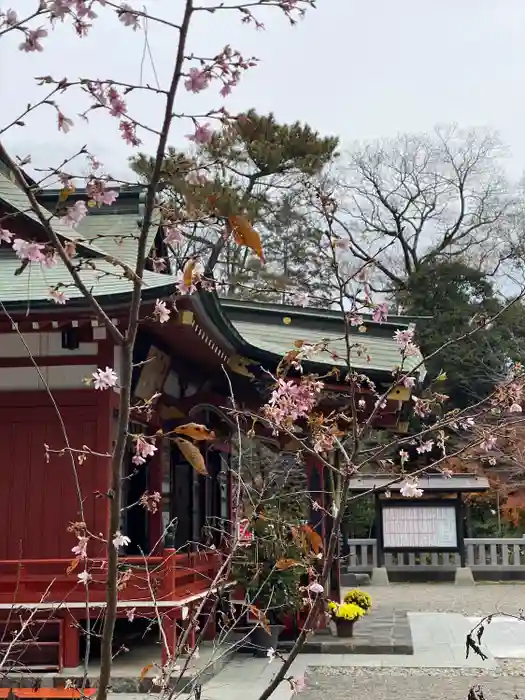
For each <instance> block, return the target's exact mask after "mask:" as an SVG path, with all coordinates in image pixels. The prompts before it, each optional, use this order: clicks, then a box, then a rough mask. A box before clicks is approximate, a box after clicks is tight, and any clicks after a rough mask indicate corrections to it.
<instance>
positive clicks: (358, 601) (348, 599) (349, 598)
mask: <svg viewBox="0 0 525 700" xmlns="http://www.w3.org/2000/svg"><path fill="white" fill-rule="evenodd" d="M345 603H355V605H359V607H360V608H362V609H363V610H364V611H365V613H367V612H368V611H369V610H370V608H371V607H372V598H371V597H370V595H369V594H368V593H365V592H364V591H360V590H359V589H358V588H353V589H352V590H351V591H348V593H347V594H346V595H345Z"/></svg>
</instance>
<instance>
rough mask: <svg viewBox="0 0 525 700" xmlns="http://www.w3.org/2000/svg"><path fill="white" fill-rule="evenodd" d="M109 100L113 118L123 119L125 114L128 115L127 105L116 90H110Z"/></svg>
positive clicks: (111, 88)
mask: <svg viewBox="0 0 525 700" xmlns="http://www.w3.org/2000/svg"><path fill="white" fill-rule="evenodd" d="M107 98H108V101H109V113H110V114H111V116H112V117H122V116H123V115H124V114H126V112H127V110H128V108H127V107H126V103H125V102H124V100H123V99H122V97H121V96H120V95H119V94H118V92H117V90H115V88H113V87H110V88H109V90H108V94H107Z"/></svg>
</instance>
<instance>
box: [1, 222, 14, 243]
mask: <svg viewBox="0 0 525 700" xmlns="http://www.w3.org/2000/svg"><path fill="white" fill-rule="evenodd" d="M14 235H15V234H14V233H11V231H8V230H7V229H6V228H2V227H1V226H0V241H4V242H5V243H11V241H12V240H13V236H14Z"/></svg>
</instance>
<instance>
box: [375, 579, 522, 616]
mask: <svg viewBox="0 0 525 700" xmlns="http://www.w3.org/2000/svg"><path fill="white" fill-rule="evenodd" d="M365 590H366V591H367V592H368V593H370V595H371V596H372V601H373V605H374V607H375V606H378V607H381V606H385V607H393V608H397V609H398V610H407V611H409V612H457V613H462V614H463V615H474V616H476V615H487V614H489V613H493V612H497V611H501V612H507V613H511V614H516V613H517V612H518V611H519V610H521V609H525V583H489V584H485V583H483V584H478V585H476V586H473V587H461V586H454V585H450V584H447V583H433V584H428V585H427V584H417V583H411V584H405V583H393V584H391V585H390V586H385V587H379V586H377V587H373V586H370V587H367V588H366V589H365Z"/></svg>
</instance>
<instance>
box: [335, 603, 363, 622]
mask: <svg viewBox="0 0 525 700" xmlns="http://www.w3.org/2000/svg"><path fill="white" fill-rule="evenodd" d="M364 614H365V611H364V610H363V608H360V607H359V605H356V604H355V603H342V604H341V605H336V607H335V610H334V611H333V613H332V615H334V616H335V617H336V618H339V619H340V620H348V621H349V622H352V621H355V620H359V618H360V617H363V615H364Z"/></svg>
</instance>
